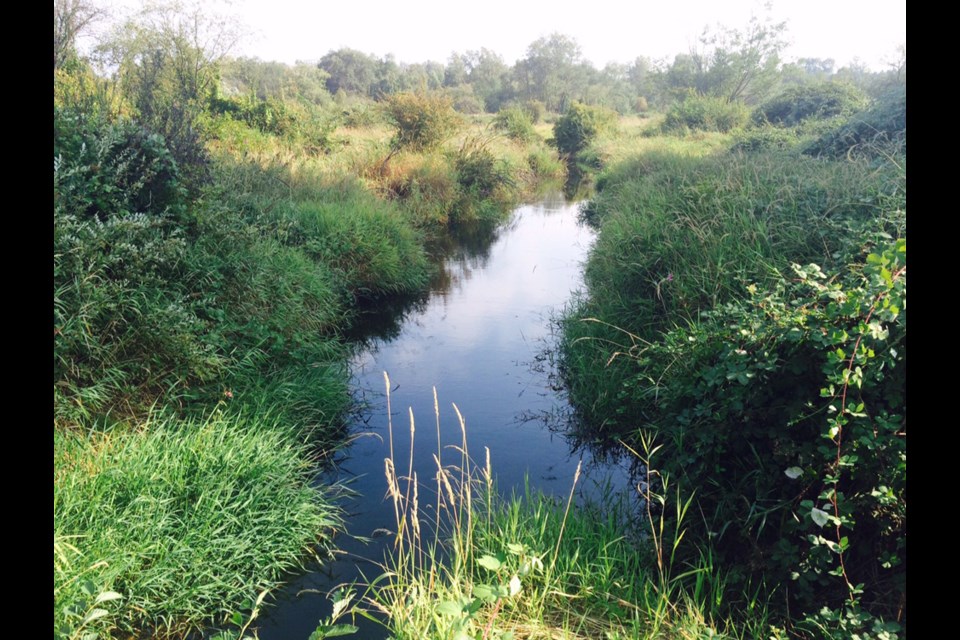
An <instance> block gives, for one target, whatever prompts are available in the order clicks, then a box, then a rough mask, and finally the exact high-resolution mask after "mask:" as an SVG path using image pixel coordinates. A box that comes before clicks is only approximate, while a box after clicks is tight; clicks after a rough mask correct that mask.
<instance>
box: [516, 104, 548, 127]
mask: <svg viewBox="0 0 960 640" xmlns="http://www.w3.org/2000/svg"><path fill="white" fill-rule="evenodd" d="M520 108H521V109H523V110H524V111H526V113H527V115H528V116H530V122H532V123H533V124H537V123H539V122H542V121H543V117H544V116H545V115H547V105H545V104H543V102H541V101H540V100H525V101H524V102H523V104H522V105H520Z"/></svg>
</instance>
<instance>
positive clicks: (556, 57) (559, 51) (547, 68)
mask: <svg viewBox="0 0 960 640" xmlns="http://www.w3.org/2000/svg"><path fill="white" fill-rule="evenodd" d="M582 58H583V54H582V51H581V49H580V45H579V44H578V43H577V41H576V40H575V39H573V38H571V37H570V36H567V35H564V34H562V33H552V34H550V35H549V36H545V37H542V38H539V39H538V40H536V41H534V42H532V43H531V44H530V46H529V47H527V55H526V57H525V58H524V59H522V60H520V61H518V62H517V64H516V65H515V67H514V75H515V76H516V77H517V79H518V82H519V83H520V85H521V86H522V87H523V90H524V94H525V95H526V96H527V97H529V98H532V99H534V100H539V101H541V102H543V103H544V104H545V105H546V108H547V109H549V110H550V111H553V112H555V113H560V112H563V111H566V110H567V109H568V108H569V106H570V105H571V103H572V101H574V100H576V99H578V98H580V95H579V94H580V93H581V86H582V84H583V82H582V77H583V75H584V74H583V70H584V66H583V64H582V62H583V60H582Z"/></svg>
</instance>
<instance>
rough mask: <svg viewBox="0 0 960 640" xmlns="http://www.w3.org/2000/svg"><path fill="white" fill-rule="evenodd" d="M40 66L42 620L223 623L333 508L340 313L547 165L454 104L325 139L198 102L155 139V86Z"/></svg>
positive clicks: (386, 290) (295, 560)
mask: <svg viewBox="0 0 960 640" xmlns="http://www.w3.org/2000/svg"><path fill="white" fill-rule="evenodd" d="M78 76H79V77H80V78H82V79H83V78H85V79H84V80H83V81H78V80H77V77H78ZM55 84H56V91H55V96H56V99H55V104H54V107H55V108H54V131H55V142H54V257H53V260H54V399H53V406H54V433H55V447H54V449H55V455H54V457H55V471H56V473H55V478H54V485H55V500H54V520H55V534H54V556H55V564H54V570H55V585H54V607H55V616H54V624H55V633H56V634H57V635H58V636H59V637H64V638H73V637H79V636H81V635H83V634H91V633H93V634H97V633H99V634H101V635H102V634H108V633H121V634H138V633H150V634H156V635H173V636H180V635H183V634H184V633H187V632H188V631H192V630H197V629H199V628H201V627H204V626H208V625H215V626H220V625H224V624H227V625H229V624H230V623H231V621H232V622H233V623H236V620H235V619H234V614H238V612H240V611H241V610H244V609H245V608H246V609H247V610H248V614H249V607H245V603H247V602H248V601H252V600H254V599H257V597H258V596H260V598H259V600H258V604H259V602H261V601H262V600H263V596H264V595H266V593H267V592H269V590H270V589H272V588H273V587H274V586H276V585H277V584H278V581H279V580H281V579H283V577H284V575H285V574H286V573H287V572H289V571H291V570H293V569H295V568H297V567H298V566H300V563H301V561H302V560H304V559H305V558H306V557H308V556H309V553H310V550H311V549H316V548H318V547H317V545H318V544H319V545H320V547H319V548H327V547H329V545H330V539H331V535H332V533H333V531H334V530H335V529H336V528H337V527H338V526H339V522H340V520H339V518H340V516H339V514H338V512H337V510H336V508H335V507H334V506H333V505H332V502H331V498H330V492H329V491H320V490H317V489H316V488H314V487H312V486H311V480H312V477H313V476H314V475H315V474H316V472H317V470H318V468H319V465H320V464H322V461H323V459H324V458H325V457H326V456H329V454H330V453H331V451H333V450H335V449H336V447H337V446H339V443H340V442H342V441H343V437H344V433H343V418H344V414H345V411H346V410H347V409H348V408H349V405H350V402H351V400H350V396H349V393H348V389H347V375H348V372H347V367H346V361H347V358H348V357H349V353H350V349H351V347H350V345H349V344H348V343H347V341H346V340H345V339H344V337H343V336H344V334H345V333H346V332H348V331H350V330H351V329H352V327H353V326H354V325H355V324H356V323H357V322H358V321H359V319H360V318H359V315H358V314H359V310H360V309H362V308H365V307H368V306H370V305H376V304H379V303H380V302H381V301H386V300H388V299H390V298H392V297H395V296H402V295H411V294H416V293H419V292H422V291H424V290H426V288H427V286H428V283H429V280H430V277H431V275H432V272H433V267H432V266H431V262H430V260H429V256H428V254H427V250H426V246H427V244H428V241H429V240H430V238H431V237H432V236H434V235H438V234H441V233H444V232H445V231H446V228H447V227H448V226H459V225H465V224H470V223H473V222H477V221H481V222H482V221H486V222H489V223H492V222H495V221H497V220H499V219H500V218H501V217H502V216H503V215H504V213H505V212H506V211H507V209H508V207H509V206H510V205H511V204H513V203H515V202H516V201H517V199H518V198H519V197H521V195H522V194H524V193H526V192H528V191H529V190H530V189H532V188H534V187H535V185H536V184H537V183H539V182H540V181H541V180H543V179H545V178H548V177H560V176H562V172H563V167H562V165H561V164H560V163H559V161H558V160H557V159H556V155H555V154H551V153H550V152H548V151H547V149H546V147H545V146H544V143H543V142H542V141H530V142H529V143H520V142H514V141H511V140H509V139H507V138H505V137H503V136H499V135H496V134H494V132H493V131H492V130H491V129H489V128H488V127H486V125H484V124H482V123H481V124H474V125H469V126H466V125H464V124H463V123H462V122H461V120H460V119H459V118H452V119H450V120H449V123H448V124H449V125H450V127H451V129H450V130H449V131H447V130H445V131H443V132H441V134H442V135H440V136H439V137H438V138H436V139H431V140H429V144H428V143H425V142H423V141H422V140H421V141H419V142H418V143H417V144H411V143H410V140H411V138H406V137H404V136H403V135H400V133H402V132H403V131H404V127H407V126H408V124H409V123H408V122H407V121H406V120H404V119H403V118H400V117H398V115H397V113H394V114H393V120H391V119H390V117H388V116H382V117H378V118H377V119H376V120H375V121H373V122H371V123H370V124H368V125H366V126H363V127H360V128H356V129H349V130H347V131H346V132H345V134H344V135H343V136H342V137H335V136H334V134H333V131H334V130H335V129H336V126H333V125H330V122H334V121H336V118H335V117H331V119H330V120H326V119H323V118H321V117H319V115H318V113H317V111H316V110H315V109H307V108H293V107H291V108H289V109H288V108H285V107H283V106H282V105H279V104H260V103H257V102H256V101H252V102H251V101H250V100H246V101H243V100H240V101H237V100H233V101H231V100H230V99H225V98H222V97H217V96H215V97H214V99H213V100H212V101H211V102H209V103H207V105H206V106H204V105H203V103H202V102H201V103H196V102H191V107H190V109H189V110H188V112H189V114H190V115H189V116H184V117H189V122H185V123H181V124H182V126H179V125H178V127H176V128H174V129H170V128H167V129H164V133H166V134H167V135H166V137H165V136H162V135H160V134H158V133H157V132H156V131H155V130H154V129H152V127H154V126H156V124H157V123H158V122H167V121H168V119H169V118H173V117H176V116H175V114H174V113H173V112H168V113H166V114H160V113H157V112H153V116H155V117H156V118H155V119H150V118H145V117H143V112H142V105H144V104H151V105H152V106H153V107H155V108H157V109H163V108H168V109H173V111H176V112H177V113H182V114H183V113H187V112H186V111H183V110H182V109H180V107H177V106H176V104H175V101H174V103H172V104H166V106H164V104H163V103H162V102H157V96H156V95H153V94H151V93H149V92H152V91H157V90H158V89H157V87H156V86H153V85H151V86H138V85H131V86H121V87H120V91H118V92H117V93H114V92H113V90H111V91H110V92H109V93H110V95H111V96H112V97H111V99H110V100H109V101H107V100H105V99H104V96H105V95H106V94H105V93H104V92H103V91H100V89H104V88H106V85H105V84H103V83H102V82H101V81H98V80H91V79H90V77H89V74H88V73H87V72H86V71H85V70H84V69H82V68H81V69H79V70H76V71H75V73H73V74H71V73H64V72H61V73H58V74H57V76H56V83H55ZM88 85H89V86H88ZM84 87H86V89H84ZM97 87H99V89H96V88H97ZM95 89H96V90H95ZM124 92H126V93H124ZM145 92H146V93H145ZM151 100H153V101H154V102H151ZM191 100H192V99H191ZM405 100H407V102H405V103H403V104H401V105H400V106H401V107H403V106H405V107H407V108H408V111H409V109H413V110H414V111H415V110H416V108H417V107H418V105H420V104H421V103H422V102H423V101H425V100H428V98H425V97H423V96H420V95H414V94H410V96H408V97H407V98H405ZM137 105H140V109H139V110H140V114H139V115H140V117H137V114H138V107H137ZM411 105H412V106H411ZM398 108H399V107H398ZM178 109H179V111H178ZM437 109H438V110H440V111H443V110H445V109H446V110H449V111H450V112H451V113H452V110H451V109H450V107H449V105H448V104H446V103H439V104H438V106H437ZM168 117H169V118H168ZM391 122H392V124H389V123H391ZM421 124H422V123H421ZM454 124H459V125H460V126H461V127H465V128H464V129H463V131H462V132H461V133H460V134H458V136H457V137H453V138H451V137H450V135H452V134H453V133H455V132H454V131H453V129H452V127H453V125H454ZM328 125H330V126H328ZM425 126H426V127H427V128H429V127H430V123H429V122H428V123H427V124H426V125H425ZM318 127H320V128H322V130H318V129H317V128H318ZM323 127H325V128H323ZM311 130H314V131H315V135H314V134H311ZM391 132H393V133H391ZM171 136H172V138H171ZM178 136H182V137H178ZM417 140H419V139H417ZM224 514H229V516H228V518H227V519H224V518H223V515H224ZM218 519H219V520H218Z"/></svg>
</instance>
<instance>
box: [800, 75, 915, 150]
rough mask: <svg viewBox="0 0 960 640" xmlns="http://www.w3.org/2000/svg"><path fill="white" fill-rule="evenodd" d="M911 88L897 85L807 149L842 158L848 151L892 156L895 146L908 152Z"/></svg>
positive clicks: (896, 148)
mask: <svg viewBox="0 0 960 640" xmlns="http://www.w3.org/2000/svg"><path fill="white" fill-rule="evenodd" d="M906 145H907V89H906V87H896V88H894V89H892V90H890V91H888V92H887V93H886V94H884V95H883V96H882V98H881V99H879V100H877V101H876V102H875V103H874V105H873V106H871V107H870V108H869V109H866V110H865V111H861V112H860V113H856V114H854V115H852V116H850V117H849V118H848V119H847V121H846V122H845V123H843V124H841V125H840V126H838V127H836V128H835V129H833V130H832V131H829V132H827V133H825V134H823V135H822V136H820V138H818V139H817V140H816V141H815V142H813V143H812V144H811V145H810V146H809V147H807V148H806V149H805V150H804V153H806V154H808V155H812V156H823V157H830V158H839V157H843V156H847V155H863V156H879V157H885V156H888V155H889V154H890V152H891V150H895V151H896V152H898V153H906Z"/></svg>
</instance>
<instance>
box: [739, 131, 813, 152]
mask: <svg viewBox="0 0 960 640" xmlns="http://www.w3.org/2000/svg"><path fill="white" fill-rule="evenodd" d="M799 140H800V139H799V138H798V137H797V134H796V133H794V132H793V131H792V130H790V129H782V128H779V127H771V126H769V125H765V126H759V127H752V128H749V129H745V130H743V131H740V132H737V133H735V134H734V143H733V146H732V147H731V148H730V150H731V151H739V152H744V153H751V152H757V151H774V150H779V149H787V148H790V147H791V146H793V145H795V144H798V143H799Z"/></svg>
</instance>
